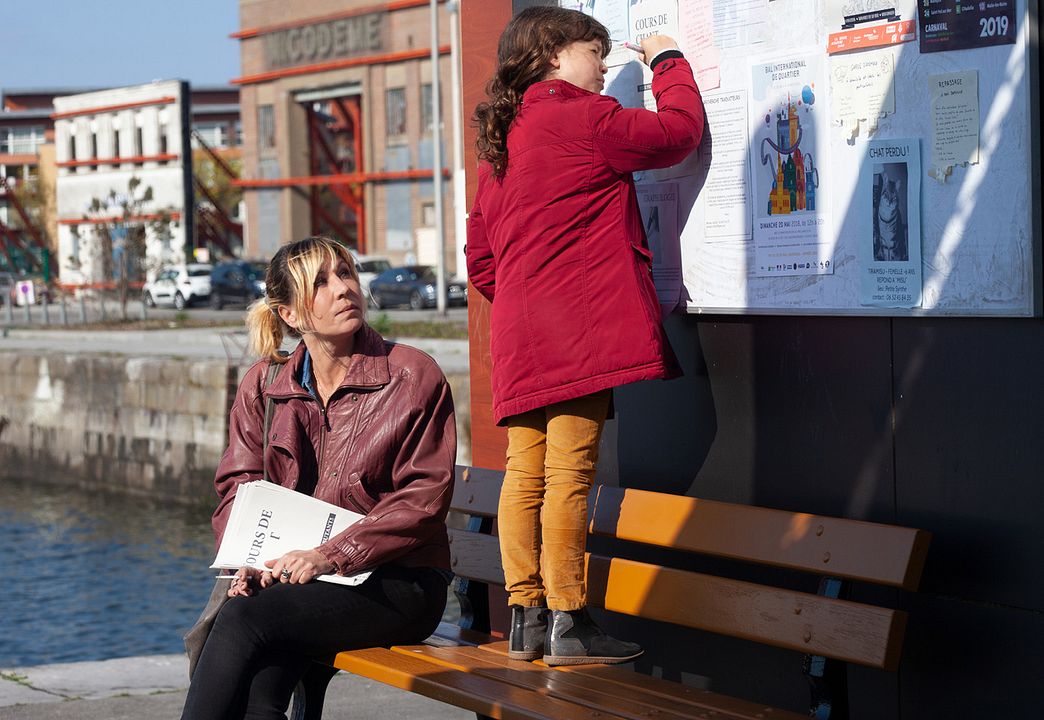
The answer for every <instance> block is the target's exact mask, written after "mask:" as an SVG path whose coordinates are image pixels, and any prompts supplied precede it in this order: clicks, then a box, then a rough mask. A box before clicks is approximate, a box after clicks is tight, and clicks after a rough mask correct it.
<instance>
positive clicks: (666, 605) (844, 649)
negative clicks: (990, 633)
mask: <svg viewBox="0 0 1044 720" xmlns="http://www.w3.org/2000/svg"><path fill="white" fill-rule="evenodd" d="M587 585H588V587H587V596H588V603H589V604H591V605H595V606H601V607H604V608H605V609H606V610H612V611H613V612H618V613H623V614H625V615H632V616H637V617H642V618H648V619H651V620H660V621H662V622H669V623H674V624H676V625H682V626H685V627H691V628H697V629H700V630H707V631H709V632H714V633H718V634H722V635H729V636H732V637H739V638H744V639H747V640H753V641H755V642H761V643H765V644H768V645H776V646H778V647H783V648H788V649H790V650H797V651H798V652H804V653H811V654H813V655H823V656H826V657H830V658H835V659H838V660H844V661H846V662H854V663H858V664H860V665H867V666H869V667H876V668H884V669H888V670H894V669H896V667H897V666H898V662H899V652H900V648H901V647H902V638H903V632H904V630H905V627H906V613H903V612H901V611H898V610H891V609H888V608H881V607H877V606H874V605H863V604H860V603H855V602H849V601H847V600H834V599H832V598H825V597H821V596H818V595H812V594H810V593H802V592H795V591H791V590H783V589H779V588H774V587H766V586H763V585H756V584H754V583H749V582H743V581H740V580H731V579H727V578H721V577H717V576H714V575H704V574H701V573H694V572H687V571H684V570H675V569H673V568H665V567H661V566H658V565H650V564H648V563H641V562H635V561H633V560H623V559H620V558H607V557H601V556H598V555H589V556H588V564H587Z"/></svg>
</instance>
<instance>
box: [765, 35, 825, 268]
mask: <svg viewBox="0 0 1044 720" xmlns="http://www.w3.org/2000/svg"><path fill="white" fill-rule="evenodd" d="M825 64H826V63H825V61H824V60H823V58H822V55H821V53H812V54H795V55H792V56H789V57H785V58H781V59H779V60H777V61H774V62H767V63H766V62H754V63H752V65H751V93H750V123H751V128H750V138H751V140H750V164H751V173H750V174H751V180H752V185H753V187H752V195H753V204H754V226H753V240H754V270H755V274H756V275H759V276H777V275H821V274H827V273H832V272H833V270H834V268H833V235H832V232H831V229H830V214H829V208H830V201H829V197H828V187H829V184H830V183H829V180H828V179H827V177H826V175H825V173H826V171H827V169H828V168H830V162H829V158H828V155H829V151H828V148H829V138H828V134H829V132H828V129H829V123H830V112H829V102H828V99H827V93H826V83H825V82H824V80H825V77H824V76H825Z"/></svg>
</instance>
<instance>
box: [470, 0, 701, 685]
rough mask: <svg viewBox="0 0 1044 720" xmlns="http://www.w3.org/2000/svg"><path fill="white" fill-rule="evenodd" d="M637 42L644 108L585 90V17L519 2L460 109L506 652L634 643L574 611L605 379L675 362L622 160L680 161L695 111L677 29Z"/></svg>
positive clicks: (596, 49)
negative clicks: (487, 372) (466, 132)
mask: <svg viewBox="0 0 1044 720" xmlns="http://www.w3.org/2000/svg"><path fill="white" fill-rule="evenodd" d="M641 47H642V58H643V60H644V61H646V62H648V64H649V66H650V67H651V68H652V72H653V81H652V91H653V95H654V96H655V97H656V107H657V111H656V112H651V111H649V110H644V109H626V108H623V107H621V105H620V103H619V102H617V101H616V100H615V99H613V98H611V97H608V96H605V95H601V94H600V93H601V91H602V90H603V88H604V84H605V83H604V76H605V73H606V72H607V70H608V68H607V67H606V65H605V57H606V55H608V54H609V51H610V49H611V44H610V40H609V36H608V33H607V31H606V29H605V27H603V26H602V25H601V24H600V23H599V22H597V21H596V20H594V19H592V18H590V17H588V16H586V15H584V14H582V13H579V12H576V11H573V10H565V9H561V8H557V7H546V6H544V7H532V8H528V9H526V10H524V11H522V12H521V13H519V14H518V15H517V16H515V18H514V19H512V21H511V22H510V23H509V24H508V26H507V28H506V29H505V30H504V34H503V35H502V36H501V38H500V45H499V48H498V58H497V60H498V66H497V70H496V74H495V75H494V77H493V79H492V80H491V81H490V83H489V86H488V87H487V93H488V95H489V101H488V102H484V103H482V104H480V105H479V106H478V107H477V108H476V110H475V118H476V120H477V122H478V129H479V138H478V148H479V157H480V159H481V160H483V163H482V166H481V168H480V169H479V185H478V192H477V194H476V196H475V203H474V205H473V207H472V210H471V213H470V215H469V218H468V241H467V249H466V254H467V262H468V274H469V276H470V279H471V281H472V283H473V284H474V286H475V288H476V289H477V290H478V291H479V292H480V293H482V295H484V296H485V297H486V298H487V299H488V300H489V301H490V302H492V303H493V307H492V314H491V318H490V330H491V339H490V354H491V357H492V366H493V367H492V386H493V387H492V389H493V412H494V416H495V419H496V421H497V423H498V424H501V425H506V426H507V429H508V450H507V461H506V467H507V472H506V474H505V476H504V486H503V489H502V491H501V496H500V509H499V522H500V525H499V527H500V546H501V554H502V556H503V562H504V576H505V579H506V585H507V591H508V594H509V596H510V597H509V603H510V604H511V606H512V622H511V631H510V643H509V653H510V655H511V657H513V658H515V659H522V660H532V659H536V658H538V657H540V656H543V659H544V661H545V662H546V663H548V664H549V665H565V664H581V663H617V662H627V661H629V660H632V659H634V658H636V657H638V655H640V654H641V653H642V649H641V648H640V647H639V646H638V645H635V644H634V643H629V642H623V641H620V640H616V639H614V638H612V637H609V636H608V635H606V634H605V633H603V632H602V631H601V630H600V629H599V628H598V627H597V626H596V625H595V624H594V623H593V622H592V620H591V619H590V617H589V616H588V614H587V611H586V605H587V598H586V587H585V583H584V547H585V544H586V538H587V532H586V519H587V495H588V492H589V491H590V488H591V481H592V479H593V478H594V474H595V466H596V464H597V460H598V443H599V438H600V436H601V432H602V426H603V424H604V422H605V419H606V415H607V414H608V410H609V406H610V393H611V389H612V388H613V387H616V386H618V385H623V384H626V383H631V382H635V381H638V380H649V379H653V378H661V379H662V378H669V377H673V376H675V375H677V374H678V371H677V363H676V361H675V359H674V355H673V353H672V351H671V349H670V346H669V345H668V343H667V338H666V336H665V335H664V332H663V328H662V326H661V324H660V310H659V304H658V302H657V299H656V291H655V288H654V287H653V282H652V274H651V270H652V254H651V253H650V252H649V248H648V244H647V242H646V238H645V232H644V230H643V227H642V219H641V215H640V213H639V210H638V199H637V196H636V194H635V190H634V180H633V179H632V177H631V173H632V172H634V171H637V170H648V169H652V168H660V167H667V166H670V165H674V164H676V163H678V162H680V161H681V160H683V159H684V158H685V157H686V156H687V155H688V154H689V153H691V152H692V151H693V150H694V149H695V148H696V147H697V146H698V145H699V142H700V138H701V135H702V132H703V123H704V118H703V105H702V102H701V100H700V95H699V91H698V90H697V88H696V83H695V81H694V79H693V73H692V69H691V68H690V67H689V64H688V63H687V62H686V61H685V59H684V58H683V57H682V54H681V53H680V52H679V51H678V49H677V44H676V43H675V42H674V41H673V40H671V39H670V38H667V37H664V36H652V37H648V38H645V39H644V40H642V46H641Z"/></svg>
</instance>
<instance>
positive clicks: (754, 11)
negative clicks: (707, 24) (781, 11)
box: [714, 0, 769, 50]
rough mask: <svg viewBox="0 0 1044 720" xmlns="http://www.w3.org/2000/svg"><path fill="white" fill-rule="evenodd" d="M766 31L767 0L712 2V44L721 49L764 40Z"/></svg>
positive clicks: (767, 30) (767, 31)
mask: <svg viewBox="0 0 1044 720" xmlns="http://www.w3.org/2000/svg"><path fill="white" fill-rule="evenodd" d="M768 33H769V29H768V0H728V2H720V1H719V2H716V3H714V45H715V46H716V47H718V48H720V49H721V50H726V49H728V48H734V47H743V46H746V45H753V44H754V43H760V42H764V41H765V36H766V35H768Z"/></svg>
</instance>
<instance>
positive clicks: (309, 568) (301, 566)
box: [262, 550, 337, 587]
mask: <svg viewBox="0 0 1044 720" xmlns="http://www.w3.org/2000/svg"><path fill="white" fill-rule="evenodd" d="M265 565H266V566H268V568H269V572H268V573H265V575H267V576H268V578H269V579H270V580H269V582H268V584H267V585H266V584H265V583H264V580H262V587H268V585H271V584H273V583H277V582H282V583H294V584H298V585H303V584H304V583H307V582H311V581H312V579H313V578H314V577H315V576H316V575H325V574H327V573H331V572H334V571H335V570H336V569H337V568H336V567H335V566H334V564H333V563H332V562H330V561H329V560H327V559H326V556H325V555H323V554H322V553H321V552H319V551H318V550H292V551H290V552H288V553H287V554H286V555H284V556H283V557H281V558H278V559H276V560H269V561H268V562H266V563H265Z"/></svg>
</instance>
